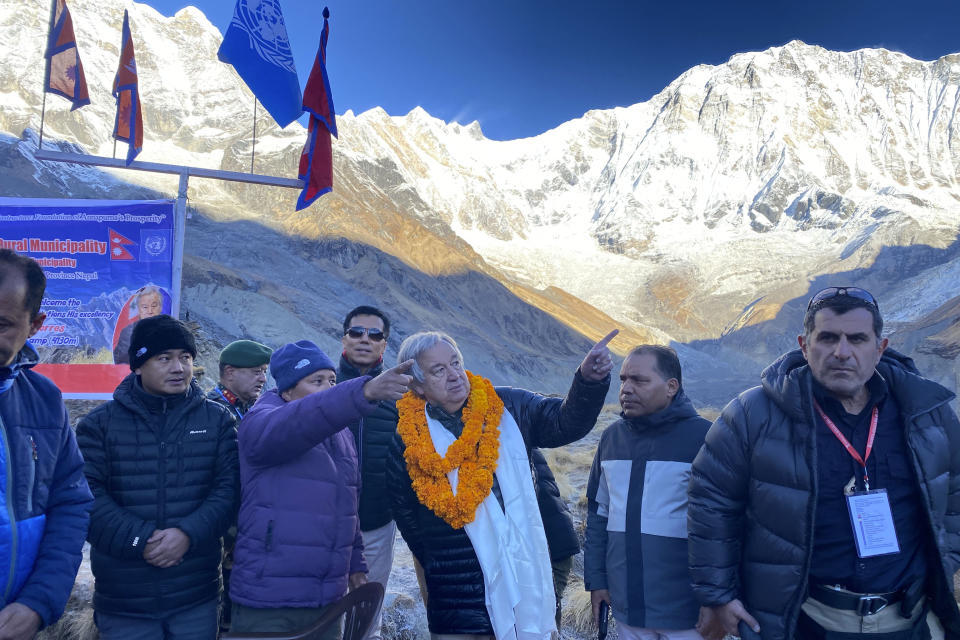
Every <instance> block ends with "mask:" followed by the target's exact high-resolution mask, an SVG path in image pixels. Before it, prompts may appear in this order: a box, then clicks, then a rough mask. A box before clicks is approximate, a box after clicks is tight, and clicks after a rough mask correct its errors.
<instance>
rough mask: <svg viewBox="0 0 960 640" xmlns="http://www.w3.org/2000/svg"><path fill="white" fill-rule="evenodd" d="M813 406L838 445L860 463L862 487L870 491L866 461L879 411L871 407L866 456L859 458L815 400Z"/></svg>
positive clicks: (871, 449) (875, 431)
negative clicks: (835, 437) (838, 442)
mask: <svg viewBox="0 0 960 640" xmlns="http://www.w3.org/2000/svg"><path fill="white" fill-rule="evenodd" d="M813 406H814V407H815V408H816V410H817V413H819V414H820V417H821V418H823V421H824V422H825V423H826V424H827V427H829V428H830V431H832V432H833V435H835V436H837V440H839V441H840V444H842V445H843V447H844V449H846V450H847V453H849V454H850V455H851V457H853V459H854V460H856V461H857V462H859V463H860V466H862V467H863V486H864V488H865V489H866V490H867V491H870V476H869V474H868V473H867V459H868V458H869V457H870V452H871V451H873V439H874V438H875V437H876V435H877V421H878V420H879V418H880V409H879V408H877V407H876V406H874V407H873V412H872V413H871V414H870V433H868V434H867V451H866V454H865V455H864V456H863V457H862V458H861V457H860V454H859V453H858V452H857V450H856V449H854V448H853V445H852V444H850V441H849V440H847V439H846V438H845V437H844V435H843V434H842V433H840V430H839V429H837V425H835V424H834V423H833V420H831V419H830V418H828V417H827V414H825V413H824V412H823V409H821V408H820V405H819V404H818V403H817V401H816V400H814V401H813Z"/></svg>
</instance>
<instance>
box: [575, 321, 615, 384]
mask: <svg viewBox="0 0 960 640" xmlns="http://www.w3.org/2000/svg"><path fill="white" fill-rule="evenodd" d="M618 333H620V330H619V329H614V330H613V331H611V332H610V333H608V334H607V335H606V336H604V337H603V339H602V340H600V342H598V343H597V344H595V345H593V348H592V349H590V351H588V352H587V357H586V358H584V359H583V362H582V363H580V375H581V376H583V377H584V379H586V380H589V381H591V382H600V381H601V380H604V379H605V378H606V377H607V375H609V373H610V371H611V370H612V369H613V358H612V357H611V356H610V349H608V348H607V345H608V344H610V341H611V340H613V339H614V337H615V336H616V335H617V334H618Z"/></svg>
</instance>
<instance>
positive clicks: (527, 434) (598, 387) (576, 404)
mask: <svg viewBox="0 0 960 640" xmlns="http://www.w3.org/2000/svg"><path fill="white" fill-rule="evenodd" d="M609 387H610V377H609V376H607V378H606V379H604V380H603V381H601V382H589V381H587V380H585V379H584V378H583V377H582V376H581V375H580V370H579V369H577V371H576V373H575V374H574V376H573V383H572V384H571V385H570V390H569V391H568V392H567V396H566V398H549V397H547V396H543V395H541V394H539V393H533V392H532V391H526V390H524V389H515V388H512V387H497V395H499V396H500V398H501V399H502V400H503V404H504V407H505V408H506V410H507V411H509V412H510V415H512V416H513V418H514V420H516V421H517V426H519V427H520V433H522V434H523V440H524V442H525V443H526V445H527V449H530V448H534V447H537V448H547V449H550V448H553V447H562V446H563V445H565V444H569V443H571V442H576V441H577V440H579V439H580V438H582V437H583V436H585V435H587V434H588V433H590V430H591V429H593V427H594V425H595V424H596V423H597V416H599V415H600V410H601V409H603V400H604V398H606V396H607V389H608V388H609Z"/></svg>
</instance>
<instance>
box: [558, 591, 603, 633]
mask: <svg viewBox="0 0 960 640" xmlns="http://www.w3.org/2000/svg"><path fill="white" fill-rule="evenodd" d="M571 577H572V578H575V576H571ZM560 621H561V626H562V627H563V628H564V630H567V629H572V630H573V631H575V632H576V633H577V634H578V635H580V636H585V637H590V636H593V635H596V626H595V625H594V624H593V610H592V608H591V606H590V592H589V591H584V590H583V581H582V580H577V581H575V580H571V581H570V585H568V586H567V590H566V591H564V592H563V610H562V611H561V618H560Z"/></svg>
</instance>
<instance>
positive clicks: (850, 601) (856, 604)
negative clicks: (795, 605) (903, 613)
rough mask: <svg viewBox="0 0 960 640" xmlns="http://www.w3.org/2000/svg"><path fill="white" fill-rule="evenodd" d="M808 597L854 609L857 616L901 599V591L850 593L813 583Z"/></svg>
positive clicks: (876, 611)
mask: <svg viewBox="0 0 960 640" xmlns="http://www.w3.org/2000/svg"><path fill="white" fill-rule="evenodd" d="M810 597H811V598H813V599H814V600H816V601H817V602H822V603H823V604H825V605H827V606H828V607H833V608H834V609H844V610H846V611H854V612H856V614H857V615H858V616H872V615H873V614H875V613H879V612H880V611H881V610H883V609H885V608H886V607H887V606H889V605H891V604H895V603H897V602H900V601H901V600H903V591H891V592H890V593H851V592H850V591H838V590H836V589H834V588H832V587H825V586H823V585H819V584H815V585H811V586H810Z"/></svg>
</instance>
